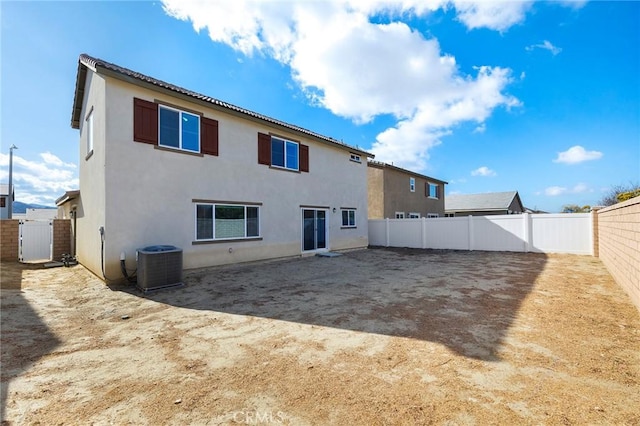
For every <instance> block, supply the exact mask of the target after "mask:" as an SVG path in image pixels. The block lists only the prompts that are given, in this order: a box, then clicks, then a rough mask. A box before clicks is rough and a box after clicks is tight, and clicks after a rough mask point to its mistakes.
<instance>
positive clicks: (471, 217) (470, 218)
mask: <svg viewBox="0 0 640 426" xmlns="http://www.w3.org/2000/svg"><path fill="white" fill-rule="evenodd" d="M467 218H468V219H469V227H468V228H469V251H473V246H474V245H475V241H474V240H475V239H474V236H473V216H472V215H469V216H467Z"/></svg>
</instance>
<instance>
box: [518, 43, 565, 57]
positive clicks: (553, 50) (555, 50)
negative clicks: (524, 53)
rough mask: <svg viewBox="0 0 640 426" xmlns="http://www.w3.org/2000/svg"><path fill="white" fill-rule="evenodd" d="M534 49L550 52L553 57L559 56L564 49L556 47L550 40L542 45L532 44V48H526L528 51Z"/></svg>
mask: <svg viewBox="0 0 640 426" xmlns="http://www.w3.org/2000/svg"><path fill="white" fill-rule="evenodd" d="M533 49H544V50H548V51H549V52H551V53H552V54H553V56H556V55H557V54H559V53H560V52H562V48H560V47H557V46H554V45H553V44H552V43H551V42H550V41H549V40H545V41H543V42H542V43H538V44H532V45H531V46H527V47H525V50H528V51H532V50H533Z"/></svg>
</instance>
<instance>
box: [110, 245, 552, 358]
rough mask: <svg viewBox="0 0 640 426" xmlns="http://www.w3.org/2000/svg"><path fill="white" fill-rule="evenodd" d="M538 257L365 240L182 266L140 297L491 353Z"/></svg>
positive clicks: (531, 280) (538, 266)
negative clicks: (352, 245) (351, 245)
mask: <svg viewBox="0 0 640 426" xmlns="http://www.w3.org/2000/svg"><path fill="white" fill-rule="evenodd" d="M545 263H546V256H545V255H544V254H533V253H504V252H466V251H442V250H419V249H369V250H360V251H352V252H348V253H345V254H344V255H343V256H340V257H334V258H321V257H305V258H297V259H290V260H284V261H271V262H260V263H253V264H244V265H229V266H222V267H211V268H204V269H198V270H191V271H186V272H185V276H184V281H185V284H186V286H185V287H183V288H179V289H174V290H164V291H159V292H152V293H148V294H147V295H145V296H144V297H147V298H149V299H151V300H155V301H157V302H161V303H166V304H169V305H172V306H179V307H183V308H189V309H200V310H209V311H218V312H225V313H229V314H235V315H249V316H256V317H264V318H271V319H277V320H283V321H291V322H297V323H304V324H310V325H316V326H325V327H335V328H340V329H346V330H353V331H357V332H365V333H376V334H383V335H390V336H398V337H407V338H412V339H421V340H426V341H431V342H437V343H440V344H442V345H445V346H446V347H448V348H449V349H450V350H452V351H454V352H456V353H458V354H461V355H463V356H466V357H470V358H475V359H481V360H486V361H496V360H499V356H498V351H499V349H500V346H501V343H502V342H503V339H504V337H505V335H506V333H507V331H508V329H509V327H510V326H511V325H512V323H513V321H514V319H515V318H516V317H517V314H518V309H519V307H520V305H521V303H522V301H523V299H524V298H525V297H527V295H528V294H529V292H530V291H531V289H532V287H533V286H534V284H535V281H536V278H537V277H538V275H539V274H540V272H541V271H542V270H543V268H544V266H545ZM120 289H124V288H122V287H121V288H120ZM125 291H127V292H131V293H135V294H139V295H140V293H138V292H137V291H136V290H133V289H131V288H127V289H125Z"/></svg>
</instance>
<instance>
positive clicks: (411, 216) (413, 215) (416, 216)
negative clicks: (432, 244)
mask: <svg viewBox="0 0 640 426" xmlns="http://www.w3.org/2000/svg"><path fill="white" fill-rule="evenodd" d="M409 219H420V213H416V212H409Z"/></svg>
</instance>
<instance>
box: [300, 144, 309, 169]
mask: <svg viewBox="0 0 640 426" xmlns="http://www.w3.org/2000/svg"><path fill="white" fill-rule="evenodd" d="M300 171H301V172H309V147H308V146H307V145H302V144H300Z"/></svg>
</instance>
